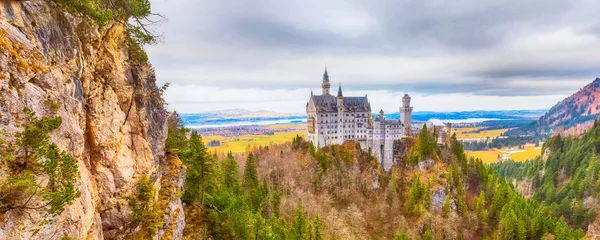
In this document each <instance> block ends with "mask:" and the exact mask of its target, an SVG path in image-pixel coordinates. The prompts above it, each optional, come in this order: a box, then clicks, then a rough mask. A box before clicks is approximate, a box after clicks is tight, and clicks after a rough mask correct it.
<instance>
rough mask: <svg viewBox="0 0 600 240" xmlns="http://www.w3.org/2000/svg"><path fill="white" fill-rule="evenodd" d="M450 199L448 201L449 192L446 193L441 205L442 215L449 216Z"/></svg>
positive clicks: (450, 209)
mask: <svg viewBox="0 0 600 240" xmlns="http://www.w3.org/2000/svg"><path fill="white" fill-rule="evenodd" d="M450 204H452V203H451V201H450V194H448V195H446V198H445V199H444V206H443V207H442V212H443V213H444V216H446V217H447V216H449V214H450V212H451V211H452V206H450Z"/></svg>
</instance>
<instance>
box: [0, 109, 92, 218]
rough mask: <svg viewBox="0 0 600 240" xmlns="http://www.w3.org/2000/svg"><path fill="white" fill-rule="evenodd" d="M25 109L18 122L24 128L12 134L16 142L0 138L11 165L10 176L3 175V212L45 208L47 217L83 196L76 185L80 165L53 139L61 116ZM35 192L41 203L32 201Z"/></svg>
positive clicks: (0, 193)
mask: <svg viewBox="0 0 600 240" xmlns="http://www.w3.org/2000/svg"><path fill="white" fill-rule="evenodd" d="M23 113H24V119H23V120H22V123H21V124H20V125H19V127H20V128H22V129H23V130H22V131H21V132H18V133H16V134H15V135H14V136H12V138H14V139H15V141H14V144H10V143H8V142H6V141H3V140H0V153H2V155H3V156H2V159H3V160H4V161H6V162H5V163H6V164H7V165H8V167H9V172H8V174H7V176H6V177H5V178H3V179H0V213H4V212H6V211H8V210H12V209H45V210H46V212H47V216H46V217H54V216H57V215H59V214H60V213H62V212H63V211H64V208H65V206H67V205H70V204H71V203H72V202H73V201H74V200H75V199H77V198H78V197H79V196H80V192H79V190H77V188H76V186H75V184H76V183H77V181H78V180H79V169H78V165H77V162H76V161H75V160H74V159H73V158H72V157H71V156H70V155H69V154H68V153H67V152H65V151H63V150H61V149H60V148H59V147H58V145H56V144H55V143H52V142H51V141H50V136H49V133H50V132H51V131H53V130H55V129H57V128H58V127H59V126H60V125H61V124H62V118H61V117H53V118H49V117H41V118H38V117H36V116H35V114H34V112H33V111H31V110H30V109H28V108H25V109H23ZM39 176H43V177H42V178H40V177H39ZM36 195H37V196H41V197H42V199H43V201H42V203H39V202H38V203H34V201H30V200H31V199H32V198H33V196H36ZM45 220H47V219H45Z"/></svg>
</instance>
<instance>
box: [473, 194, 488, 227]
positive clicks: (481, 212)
mask: <svg viewBox="0 0 600 240" xmlns="http://www.w3.org/2000/svg"><path fill="white" fill-rule="evenodd" d="M473 206H474V207H475V213H476V214H477V218H479V222H480V224H481V226H482V227H483V228H484V229H485V228H487V222H488V211H487V209H486V208H485V192H484V191H481V192H480V193H479V196H477V197H476V198H475V199H473Z"/></svg>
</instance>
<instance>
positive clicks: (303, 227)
mask: <svg viewBox="0 0 600 240" xmlns="http://www.w3.org/2000/svg"><path fill="white" fill-rule="evenodd" d="M308 225H309V224H308V221H307V220H306V213H305V212H304V209H302V205H300V204H298V206H297V207H296V210H295V211H294V220H293V221H292V225H291V226H290V237H291V239H294V240H304V239H306V238H307V237H308V236H309V231H308V229H309V226H308Z"/></svg>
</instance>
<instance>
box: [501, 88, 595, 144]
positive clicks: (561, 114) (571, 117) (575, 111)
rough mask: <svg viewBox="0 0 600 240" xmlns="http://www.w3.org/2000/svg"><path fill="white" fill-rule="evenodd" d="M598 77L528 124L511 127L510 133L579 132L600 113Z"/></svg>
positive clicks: (546, 133)
mask: <svg viewBox="0 0 600 240" xmlns="http://www.w3.org/2000/svg"><path fill="white" fill-rule="evenodd" d="M599 88H600V78H596V79H595V80H594V81H593V82H592V83H590V84H588V85H587V86H585V87H583V88H581V89H580V90H579V91H577V92H576V93H574V94H572V95H571V96H569V97H567V98H565V99H564V100H562V101H560V102H559V103H557V104H556V105H554V106H553V107H552V108H550V110H548V112H547V113H546V114H544V115H543V116H541V117H540V118H539V119H538V120H537V121H535V122H532V123H531V124H529V125H526V126H523V127H520V128H517V129H513V130H511V131H509V132H507V134H512V135H551V134H557V133H560V134H580V133H581V132H583V131H584V130H585V129H588V128H589V127H591V125H592V124H591V123H592V122H593V121H594V120H595V119H596V118H598V116H599V115H600V90H599Z"/></svg>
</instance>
